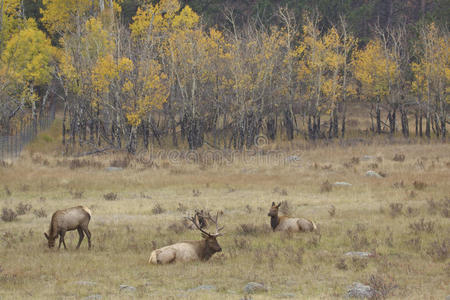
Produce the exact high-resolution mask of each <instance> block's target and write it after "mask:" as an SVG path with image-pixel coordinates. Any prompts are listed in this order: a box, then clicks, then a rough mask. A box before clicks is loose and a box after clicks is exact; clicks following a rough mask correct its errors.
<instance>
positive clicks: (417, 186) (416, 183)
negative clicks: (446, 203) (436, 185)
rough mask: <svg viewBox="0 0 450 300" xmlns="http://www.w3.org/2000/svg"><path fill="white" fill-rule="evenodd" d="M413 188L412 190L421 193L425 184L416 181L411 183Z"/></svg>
mask: <svg viewBox="0 0 450 300" xmlns="http://www.w3.org/2000/svg"><path fill="white" fill-rule="evenodd" d="M413 186H414V188H415V189H416V190H418V191H422V190H424V189H425V188H426V187H427V184H426V183H425V182H422V181H417V180H416V181H414V182H413Z"/></svg>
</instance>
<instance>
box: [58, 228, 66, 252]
mask: <svg viewBox="0 0 450 300" xmlns="http://www.w3.org/2000/svg"><path fill="white" fill-rule="evenodd" d="M65 235H66V232H65V231H61V232H60V233H59V247H61V241H62V243H63V245H64V249H66V250H67V247H66V241H65V240H64V236H65Z"/></svg>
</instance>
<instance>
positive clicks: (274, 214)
mask: <svg viewBox="0 0 450 300" xmlns="http://www.w3.org/2000/svg"><path fill="white" fill-rule="evenodd" d="M280 205H281V203H279V204H278V205H275V202H272V207H271V208H270V211H269V214H268V216H269V217H270V226H271V227H272V230H273V231H292V232H298V231H313V230H316V229H317V226H316V224H315V223H314V222H313V221H310V220H307V219H304V218H291V217H288V216H281V217H279V216H278V208H280Z"/></svg>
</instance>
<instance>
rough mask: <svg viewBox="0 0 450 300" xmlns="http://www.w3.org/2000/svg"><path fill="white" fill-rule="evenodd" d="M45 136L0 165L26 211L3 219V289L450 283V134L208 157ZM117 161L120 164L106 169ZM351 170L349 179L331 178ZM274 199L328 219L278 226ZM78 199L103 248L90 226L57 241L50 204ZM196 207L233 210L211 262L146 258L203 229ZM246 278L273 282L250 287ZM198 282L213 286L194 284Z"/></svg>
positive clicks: (403, 292) (431, 295)
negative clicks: (311, 225) (191, 218)
mask: <svg viewBox="0 0 450 300" xmlns="http://www.w3.org/2000/svg"><path fill="white" fill-rule="evenodd" d="M44 140H45V141H47V142H50V141H51V138H44ZM45 141H44V142H43V141H42V139H41V140H40V141H39V140H38V141H37V142H36V143H45ZM39 148H45V147H42V145H40V144H38V146H36V145H34V146H33V145H31V146H30V147H29V149H28V152H25V153H24V154H23V156H22V158H20V159H19V160H16V161H14V162H13V163H12V165H10V164H8V163H6V164H3V165H2V166H0V183H1V184H0V204H1V208H5V209H6V210H4V211H3V214H2V218H5V219H7V218H8V217H10V218H14V216H11V215H10V214H11V211H14V212H18V213H19V215H18V216H17V217H16V218H15V219H14V220H12V221H11V222H9V221H8V222H7V221H4V220H2V221H0V298H1V299H17V298H29V299H83V298H85V297H89V296H90V297H91V298H90V299H99V298H100V296H101V297H102V299H126V298H133V297H134V298H152V299H178V298H183V299H271V298H295V299H332V298H342V297H344V295H345V293H346V290H347V287H348V286H349V285H351V284H352V283H353V282H356V281H357V282H361V283H364V284H369V285H371V286H372V287H374V288H376V289H377V291H379V292H380V294H379V297H380V298H381V297H387V298H392V299H445V297H446V296H447V295H448V294H450V287H449V282H450V281H449V278H450V261H449V253H448V252H449V248H450V218H449V217H450V212H449V210H450V145H449V144H441V143H432V144H424V143H422V144H421V143H412V144H406V143H404V142H402V143H391V144H385V143H382V142H376V141H375V142H374V143H372V144H371V145H365V144H364V143H359V144H355V145H351V146H340V145H322V146H320V147H312V146H306V145H300V144H299V145H295V144H292V145H287V146H286V147H284V148H282V149H277V148H275V147H273V148H272V149H268V148H267V149H266V148H265V149H260V151H258V152H253V151H252V152H249V153H247V154H246V155H243V154H235V155H234V159H230V155H229V154H227V155H226V156H225V158H224V159H221V158H220V157H216V158H215V159H213V160H211V159H204V158H205V157H207V154H206V153H202V154H201V155H200V156H199V157H197V158H198V159H199V161H194V160H195V158H196V157H195V155H192V154H190V156H188V159H184V158H183V157H182V156H177V157H176V158H174V156H176V155H175V154H174V153H172V154H170V157H153V158H154V159H149V156H148V155H141V156H140V157H139V158H138V159H132V160H128V159H127V158H126V157H125V156H123V155H122V154H117V153H116V154H107V155H98V156H88V157H83V158H79V159H75V158H68V157H66V158H64V157H59V156H56V157H55V156H54V155H53V153H52V151H47V154H45V153H39V152H37V151H36V149H39ZM280 148H281V147H280ZM47 149H48V148H47ZM294 149H295V151H294ZM299 149H300V150H299ZM270 150H273V151H272V152H271V151H270ZM49 152H50V153H51V154H52V155H49ZM292 155H297V156H298V157H299V160H295V159H292V157H290V158H289V156H292ZM394 158H395V160H394ZM111 165H113V166H121V167H123V170H120V171H106V170H105V168H106V167H109V166H111ZM368 170H374V171H376V172H378V173H379V174H381V175H383V176H384V177H381V178H375V177H367V176H365V173H366V172H367V171H368ZM342 181H344V182H348V183H351V184H352V185H351V186H335V185H333V184H334V183H335V182H342ZM272 201H275V202H277V201H279V202H281V201H284V202H285V203H286V204H285V205H283V210H284V211H285V212H286V213H288V214H290V215H292V216H303V217H306V218H310V219H313V220H315V221H316V222H317V223H318V225H319V231H318V232H316V233H298V234H291V233H273V232H271V230H270V227H269V218H268V217H267V213H268V210H269V207H270V204H271V202H272ZM80 204H83V205H86V206H88V207H90V209H91V210H92V212H93V217H92V220H91V223H90V226H89V227H90V230H91V232H92V234H93V240H92V241H93V249H92V250H90V251H88V250H87V243H86V240H85V241H83V244H82V245H81V248H80V250H78V251H76V250H75V249H74V248H75V245H76V242H77V240H78V234H77V233H76V231H72V232H69V233H68V234H67V235H66V243H67V245H68V247H69V250H67V251H65V250H63V249H61V250H59V251H58V250H57V249H56V250H55V249H52V250H50V249H48V248H47V245H46V240H45V238H44V235H43V232H44V231H46V230H48V226H49V222H50V217H51V214H52V213H53V212H54V211H55V210H57V209H61V208H67V207H71V206H76V205H80ZM196 208H205V209H209V210H211V211H212V212H215V211H217V210H220V211H221V212H223V215H222V216H221V217H220V218H219V220H220V222H221V224H223V225H225V230H224V231H225V235H224V236H223V237H221V238H220V239H219V242H220V244H221V246H222V248H223V252H222V253H220V254H216V255H215V256H213V257H212V259H211V260H210V261H208V262H204V263H202V262H192V263H187V264H173V265H165V266H154V265H149V264H147V260H148V257H149V255H150V252H151V251H152V250H153V249H154V248H155V247H161V246H164V245H167V244H169V243H172V242H176V241H180V240H187V239H200V234H199V233H198V232H195V231H192V230H188V229H186V228H185V227H184V226H183V224H182V221H183V217H184V216H186V215H187V214H188V213H189V212H192V211H193V210H194V209H196ZM7 209H10V210H11V211H9V210H7ZM348 251H368V252H371V253H373V254H374V257H370V258H351V257H346V256H344V254H345V253H346V252H348ZM248 282H259V283H263V284H264V285H265V286H266V287H267V288H268V291H267V292H261V293H257V294H254V295H251V296H247V295H246V294H245V292H244V290H243V288H244V286H245V285H246V284H247V283H248ZM120 285H129V286H132V287H134V288H135V290H133V291H130V290H129V289H128V290H127V289H126V288H125V289H122V290H121V289H120ZM202 285H210V286H213V287H210V288H211V289H205V290H202V289H201V288H199V289H195V288H196V287H199V286H202ZM88 299H89V298H88Z"/></svg>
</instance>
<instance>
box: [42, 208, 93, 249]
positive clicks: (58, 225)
mask: <svg viewBox="0 0 450 300" xmlns="http://www.w3.org/2000/svg"><path fill="white" fill-rule="evenodd" d="M91 215H92V214H91V211H90V209H89V208H87V207H86V206H76V207H71V208H67V209H63V210H57V211H56V212H55V213H54V214H53V215H52V220H51V222H50V229H49V231H48V234H47V233H46V232H44V235H45V237H46V238H47V241H48V247H49V248H53V247H54V246H55V240H56V238H57V237H58V235H59V246H58V248H61V243H62V244H63V245H64V249H67V247H66V242H65V241H64V235H65V234H66V232H67V231H71V230H75V229H76V230H78V234H79V236H80V239H79V240H78V245H77V249H78V248H80V244H81V242H82V241H83V238H84V233H86V236H87V238H88V245H89V249H91V232H90V231H89V229H88V225H89V221H90V220H91ZM83 232H84V233H83Z"/></svg>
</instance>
